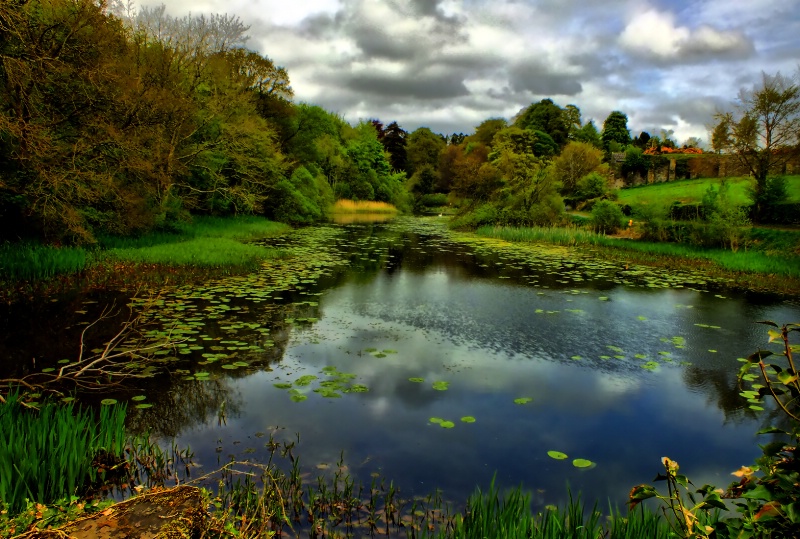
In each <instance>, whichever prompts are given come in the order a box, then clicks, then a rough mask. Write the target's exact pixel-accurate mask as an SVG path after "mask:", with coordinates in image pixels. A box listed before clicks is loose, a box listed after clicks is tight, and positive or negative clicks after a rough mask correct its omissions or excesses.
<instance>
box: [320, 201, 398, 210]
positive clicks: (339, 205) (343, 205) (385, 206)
mask: <svg viewBox="0 0 800 539" xmlns="http://www.w3.org/2000/svg"><path fill="white" fill-rule="evenodd" d="M397 212H398V209H397V208H395V207H394V206H393V205H392V204H389V203H388V202H375V201H372V200H337V201H336V203H335V204H334V205H333V207H332V208H331V213H397Z"/></svg>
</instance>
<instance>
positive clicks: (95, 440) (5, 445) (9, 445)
mask: <svg viewBox="0 0 800 539" xmlns="http://www.w3.org/2000/svg"><path fill="white" fill-rule="evenodd" d="M124 422H125V406H124V405H123V406H103V407H101V408H100V412H99V415H98V417H97V419H95V417H94V415H93V414H92V413H91V412H90V411H88V410H84V409H81V408H76V407H75V406H74V405H73V404H72V403H70V404H67V405H58V404H54V403H52V402H51V403H46V404H43V405H41V406H40V407H39V409H38V410H37V409H31V408H28V407H26V406H23V404H22V403H21V402H20V400H19V399H18V397H17V395H16V393H12V394H10V395H9V396H8V397H7V398H6V400H5V402H4V403H2V404H0V506H3V507H4V508H5V509H6V510H7V511H9V512H10V513H12V514H13V513H16V512H19V511H21V510H23V509H24V508H25V506H26V504H27V501H32V502H36V503H42V504H46V503H52V502H54V501H56V500H59V499H61V498H69V497H70V496H76V495H81V494H83V492H84V491H85V490H86V489H87V488H88V487H89V486H90V485H92V484H95V483H97V482H98V480H102V479H103V477H104V475H105V472H104V471H103V470H107V469H110V468H113V467H114V466H117V465H119V464H120V463H123V462H124V448H125V441H126V436H125V429H124Z"/></svg>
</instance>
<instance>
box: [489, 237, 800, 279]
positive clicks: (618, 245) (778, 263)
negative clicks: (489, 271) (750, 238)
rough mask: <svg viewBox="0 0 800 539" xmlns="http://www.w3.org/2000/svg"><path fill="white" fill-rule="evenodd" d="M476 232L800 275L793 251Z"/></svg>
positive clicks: (724, 267) (734, 268) (772, 272)
mask: <svg viewBox="0 0 800 539" xmlns="http://www.w3.org/2000/svg"><path fill="white" fill-rule="evenodd" d="M476 234H478V235H480V236H485V237H491V238H498V239H503V240H506V241H513V242H531V243H536V242H539V243H551V244H555V245H566V246H599V247H607V248H613V249H621V250H626V251H631V252H634V253H639V254H643V255H656V256H659V257H668V258H678V259H688V260H704V261H709V262H712V263H715V264H717V265H718V266H720V267H721V268H723V269H725V270H728V271H736V272H747V273H761V274H768V275H778V276H785V277H794V278H800V257H798V256H796V255H794V254H793V253H781V254H780V256H770V255H769V254H766V253H763V252H760V251H753V250H747V251H745V250H741V249H740V250H739V251H738V252H735V253H734V252H732V251H727V250H724V249H703V248H699V247H693V246H690V245H685V244H681V243H656V242H647V241H638V240H630V239H618V238H610V237H608V236H604V235H602V234H597V233H595V232H591V231H588V230H584V229H580V228H556V227H553V228H540V227H533V228H526V227H498V226H484V227H481V228H479V229H478V230H477V231H476Z"/></svg>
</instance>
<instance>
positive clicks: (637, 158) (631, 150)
mask: <svg viewBox="0 0 800 539" xmlns="http://www.w3.org/2000/svg"><path fill="white" fill-rule="evenodd" d="M647 168H648V162H647V160H646V159H645V158H644V156H643V154H642V150H641V149H640V148H637V147H636V146H628V147H627V148H625V160H624V161H623V162H622V174H623V175H624V176H625V178H626V179H627V178H628V177H629V176H632V175H635V174H638V175H639V176H644V177H646V176H647Z"/></svg>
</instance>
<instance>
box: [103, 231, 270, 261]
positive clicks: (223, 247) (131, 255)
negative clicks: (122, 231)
mask: <svg viewBox="0 0 800 539" xmlns="http://www.w3.org/2000/svg"><path fill="white" fill-rule="evenodd" d="M279 256H282V252H281V251H280V250H278V249H270V248H268V247H264V246H262V245H255V244H249V243H241V242H239V241H236V240H233V239H229V238H220V237H216V238H215V237H203V238H195V239H191V240H187V241H179V242H175V243H161V244H156V245H152V246H149V247H129V248H115V249H111V250H109V251H106V252H105V253H104V254H103V259H104V260H106V261H118V262H128V263H133V264H157V265H162V266H192V267H205V268H223V267H231V266H239V267H250V266H254V265H256V264H258V262H260V261H262V260H267V259H270V258H277V257H279Z"/></svg>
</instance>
